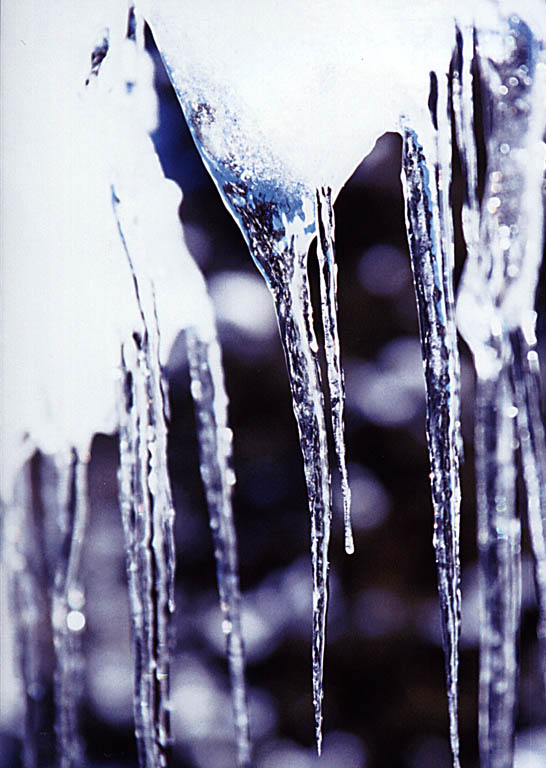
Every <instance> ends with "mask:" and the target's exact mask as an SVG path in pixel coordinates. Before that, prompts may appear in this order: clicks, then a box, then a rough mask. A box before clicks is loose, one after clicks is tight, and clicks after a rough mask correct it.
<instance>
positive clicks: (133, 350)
mask: <svg viewBox="0 0 546 768" xmlns="http://www.w3.org/2000/svg"><path fill="white" fill-rule="evenodd" d="M112 202H113V209H114V214H115V216H116V220H117V223H118V230H119V234H120V238H121V240H122V243H123V246H124V249H125V253H126V256H127V260H128V264H129V267H130V270H131V274H132V277H133V283H134V287H135V296H136V300H137V304H138V308H139V312H140V317H141V323H142V330H141V332H138V333H137V332H135V333H134V334H133V345H130V344H125V345H124V348H123V354H122V365H121V370H122V380H123V389H124V402H123V404H122V407H121V409H120V477H119V486H120V507H121V511H122V520H123V525H124V531H125V539H126V547H127V575H128V580H129V594H130V598H131V614H132V621H133V633H134V643H135V654H136V658H135V700H134V709H135V725H136V727H135V732H136V738H137V744H138V748H139V761H140V765H141V768H152V766H153V768H159V767H161V768H163V766H166V765H167V755H168V747H169V744H170V707H169V667H170V652H171V646H172V638H171V630H170V623H171V616H172V613H173V612H174V607H175V606H174V572H175V545H174V517H175V512H174V506H173V503H172V494H171V487H170V479H169V474H168V468H167V425H166V408H167V406H166V388H167V385H166V380H165V378H164V376H163V373H162V370H161V363H160V356H159V341H160V339H159V327H158V318H157V314H156V311H155V297H154V293H153V288H152V285H151V283H150V282H149V280H148V278H147V277H146V276H138V275H137V273H136V271H135V268H134V264H133V261H132V259H131V256H130V253H129V249H128V246H127V241H126V238H125V234H124V227H123V210H122V209H120V205H119V204H120V201H119V199H118V198H117V196H116V194H115V192H114V190H112ZM129 229H130V227H129Z"/></svg>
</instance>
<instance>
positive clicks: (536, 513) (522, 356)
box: [511, 317, 546, 696]
mask: <svg viewBox="0 0 546 768" xmlns="http://www.w3.org/2000/svg"><path fill="white" fill-rule="evenodd" d="M534 320H535V318H534V317H533V318H532V320H531V323H530V327H529V328H524V329H521V330H518V331H515V332H514V333H513V334H512V337H511V343H512V352H513V355H514V361H513V366H512V370H513V374H512V375H513V379H512V387H513V390H514V396H515V408H517V416H516V425H517V433H518V442H519V448H520V452H521V464H522V469H523V479H524V482H525V487H526V490H527V515H528V521H529V534H530V539H531V547H532V549H533V555H534V560H535V580H536V587H537V593H538V606H539V617H538V626H537V635H538V640H539V653H540V663H541V673H542V684H543V691H544V695H545V696H546V544H545V539H546V440H545V436H544V427H543V424H542V414H541V412H540V371H539V366H538V354H537V351H536V338H535V336H534Z"/></svg>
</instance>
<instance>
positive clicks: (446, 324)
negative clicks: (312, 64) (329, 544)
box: [402, 73, 460, 766]
mask: <svg viewBox="0 0 546 768" xmlns="http://www.w3.org/2000/svg"><path fill="white" fill-rule="evenodd" d="M431 96H433V103H432V107H431V112H432V114H431V122H432V124H433V127H435V128H436V129H437V130H436V134H439V137H438V138H436V135H434V136H433V137H430V138H429V136H430V131H428V130H426V129H425V130H424V131H423V133H424V136H425V137H426V139H425V140H423V138H421V137H420V136H419V135H418V134H416V133H415V131H414V130H413V129H412V128H411V127H409V126H408V127H406V128H405V131H404V149H403V159H402V167H403V174H404V176H403V178H404V191H405V197H406V205H407V213H406V220H407V229H408V239H409V246H410V255H411V261H412V268H413V276H414V282H415V293H416V297H417V310H418V317H419V329H420V334H421V345H422V354H423V364H424V373H425V382H426V389H427V440H428V446H429V456H430V467H431V474H430V479H431V486H432V500H433V506H434V538H433V541H434V546H435V550H436V563H437V568H438V587H439V593H440V608H441V614H442V623H443V635H444V648H445V653H446V672H447V687H448V702H449V712H450V734H451V746H452V750H453V756H454V765H455V766H457V765H458V753H459V744H458V726H457V680H458V664H459V659H458V643H459V634H460V584H459V582H460V574H459V571H460V565H459V510H460V487H459V455H458V448H459V432H458V430H459V381H458V377H459V363H458V355H457V341H456V331H455V321H454V317H453V258H454V257H453V237H452V234H451V227H450V226H448V225H447V223H446V222H447V215H448V214H447V211H449V200H448V194H449V187H448V183H447V179H449V178H450V176H451V173H450V170H451V169H450V158H451V152H450V151H447V149H444V147H443V146H442V143H441V142H442V139H441V136H442V134H444V133H445V132H446V130H447V131H449V125H448V124H447V119H448V113H447V108H446V99H445V97H444V99H442V97H441V95H439V93H438V80H437V77H436V75H435V74H434V73H431ZM442 105H443V108H444V109H443V110H442ZM448 135H449V133H448ZM444 141H445V137H444ZM423 144H425V147H423Z"/></svg>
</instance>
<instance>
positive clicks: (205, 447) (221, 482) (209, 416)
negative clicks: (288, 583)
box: [186, 328, 251, 768]
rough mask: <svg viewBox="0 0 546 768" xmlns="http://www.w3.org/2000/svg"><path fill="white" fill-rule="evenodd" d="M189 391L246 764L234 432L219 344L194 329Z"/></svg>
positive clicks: (240, 759)
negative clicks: (234, 508)
mask: <svg viewBox="0 0 546 768" xmlns="http://www.w3.org/2000/svg"><path fill="white" fill-rule="evenodd" d="M186 344H187V350H188V360H189V366H190V379H191V393H192V397H193V401H194V404H195V413H196V422H197V434H198V438H199V451H200V467H201V477H202V480H203V486H204V488H205V495H206V497H207V505H208V508H209V516H210V528H211V531H212V537H213V542H214V555H215V558H216V570H217V579H218V593H219V596H220V609H221V612H222V631H223V633H224V635H225V638H226V649H227V658H228V665H229V673H230V678H231V690H232V702H233V714H234V719H235V733H236V742H237V765H238V766H240V768H249V767H250V765H251V748H250V733H249V716H248V705H247V693H246V684H245V674H244V652H243V636H242V626H241V594H240V589H239V573H238V564H237V539H236V534H235V527H234V523H233V511H232V505H231V490H232V486H233V484H234V483H235V474H234V472H233V469H232V468H231V466H230V465H231V454H232V447H231V443H232V439H233V435H232V432H231V430H230V429H229V427H228V422H227V405H228V399H227V394H226V391H225V387H224V377H223V368H222V359H221V355H220V348H219V346H218V342H217V341H216V340H215V339H213V340H207V339H205V340H203V339H202V338H201V337H200V335H199V332H198V330H197V329H194V328H191V329H188V331H186Z"/></svg>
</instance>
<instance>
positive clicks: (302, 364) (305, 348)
mask: <svg viewBox="0 0 546 768" xmlns="http://www.w3.org/2000/svg"><path fill="white" fill-rule="evenodd" d="M285 243H286V245H287V249H288V252H287V253H286V255H285V257H286V258H287V261H286V263H285V267H286V268H287V269H288V270H289V271H288V275H287V277H288V280H287V281H286V282H284V281H279V282H272V283H270V285H271V290H272V293H273V297H274V300H275V308H276V311H277V321H278V324H279V330H280V335H281V340H282V343H283V347H284V353H285V357H286V363H287V367H288V374H289V379H290V386H291V390H292V403H293V407H294V414H295V416H296V421H297V424H298V430H299V436H300V446H301V451H302V455H303V462H304V470H305V478H306V482H307V495H308V499H309V509H310V513H311V561H312V572H313V639H312V667H313V671H312V680H313V707H314V711H315V736H316V742H317V750H318V753H319V754H320V753H321V749H322V700H323V676H324V671H323V670H324V650H325V643H326V614H327V608H328V545H329V541H330V521H331V491H330V470H329V464H328V446H327V440H326V425H325V417H324V398H323V394H322V389H321V384H320V371H319V366H318V360H317V354H316V350H317V343H316V338H315V333H314V329H313V320H312V310H311V302H310V295H309V284H308V277H307V252H306V251H305V252H304V251H299V252H298V251H297V250H296V249H295V243H294V238H290V240H288V242H287V240H285Z"/></svg>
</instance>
